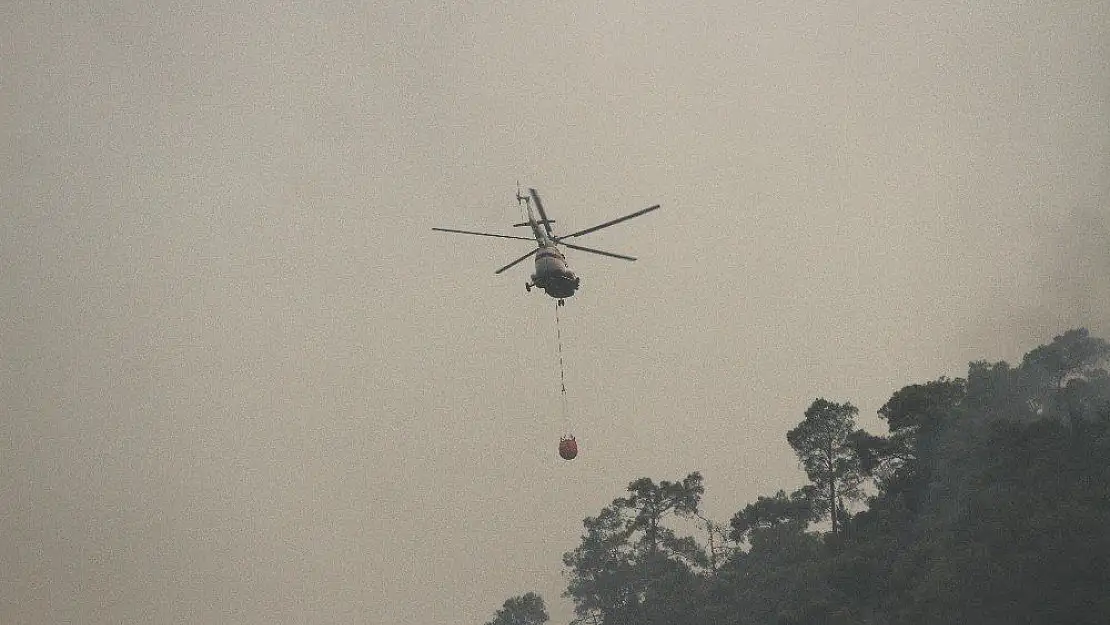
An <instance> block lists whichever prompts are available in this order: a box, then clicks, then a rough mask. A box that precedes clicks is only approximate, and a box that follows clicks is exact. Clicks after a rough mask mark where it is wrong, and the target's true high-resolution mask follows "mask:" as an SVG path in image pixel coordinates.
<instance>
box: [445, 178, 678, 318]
mask: <svg viewBox="0 0 1110 625" xmlns="http://www.w3.org/2000/svg"><path fill="white" fill-rule="evenodd" d="M516 201H517V203H518V204H521V205H522V206H523V207H524V208H526V209H527V214H528V221H526V222H523V223H519V224H513V227H515V228H519V227H524V226H530V227H531V228H532V238H528V237H518V236H513V235H508V234H493V233H489V232H473V231H471V230H455V229H452V228H432V230H436V231H438V232H451V233H455V234H472V235H475V236H480V237H497V238H500V239H518V240H521V241H532V240H535V243H536V249H534V250H532V251H531V252H528V253H527V254H525V255H524V256H521V257H520V258H518V259H516V260H514V261H513V262H511V263H509V264H508V265H505V266H504V267H502V268H500V269H498V270H497V271H495V272H494V273H495V274H500V273H502V272H503V271H505V270H506V269H509V268H510V267H513V266H514V265H516V264H517V263H520V262H522V261H524V260H526V259H528V258H530V257H532V256H535V257H536V273H534V274H532V277H531V279H530V281H527V282H525V283H524V290H525V291H527V292H531V291H532V287H539V288H540V289H542V290H543V291H544V292H546V293H547V294H548V295H549V296H551V297H553V298H555V299H557V300H559V306H562V305H563V303H564V302H563V300H564V299H566V298H568V297H570V296H572V295H574V292H575V291H577V290H578V286H579V284H580V282H581V279H580V278H579V277H578V276H576V275H574V272H573V271H571V270H570V267H568V266H567V259H566V257H565V256H563V253H562V251H560V250H559V248H558V246H559V245H562V246H564V247H567V248H570V249H572V250H578V251H581V252H589V253H591V254H600V255H602V256H609V257H612V258H619V259H621V260H636V259H635V258H633V257H631V256H625V255H624V254H614V253H613V252H606V251H604V250H599V249H594V248H592V247H584V246H582V245H574V244H572V243H567V242H566V239H570V238H573V237H580V236H582V235H584V234H589V233H591V232H596V231H598V230H601V229H602V228H608V227H609V226H612V225H615V224H619V223H621V222H622V221H627V220H629V219H632V218H633V217H639V216H640V215H643V214H645V213H650V212H651V211H653V210H655V209H657V208H659V205H658V204H656V205H654V206H649V207H647V208H645V209H643V210H639V211H636V212H635V213H631V214H629V215H625V216H624V217H618V218H617V219H613V220H611V221H607V222H605V223H603V224H599V225H596V226H593V227H591V228H586V229H585V230H579V231H578V232H572V233H571V234H565V235H563V236H556V235H555V233H554V232H553V231H552V229H551V224H553V223H555V221H554V220H552V219H548V217H547V212H546V211H544V210H543V202H541V201H540V195H539V193H537V192H536V190H535V189H532V188H529V189H528V195H522V194H521V193H520V189H517V192H516ZM533 204H534V205H535V207H536V211H537V212H539V214H540V218H539V219H536V216H535V214H534V213H533V212H532V205H533ZM541 226H542V227H541Z"/></svg>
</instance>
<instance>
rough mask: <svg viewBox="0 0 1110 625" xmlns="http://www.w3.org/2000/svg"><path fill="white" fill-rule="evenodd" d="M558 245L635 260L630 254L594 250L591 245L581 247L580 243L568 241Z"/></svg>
mask: <svg viewBox="0 0 1110 625" xmlns="http://www.w3.org/2000/svg"><path fill="white" fill-rule="evenodd" d="M559 245H562V246H564V247H569V248H570V249H572V250H581V251H583V252H590V253H591V254H601V255H602V256H612V257H613V258H620V259H623V260H636V259H635V258H632V257H631V256H623V255H621V254H614V253H612V252H605V251H602V250H595V249H594V248H592V247H582V246H581V245H572V244H570V243H560V244H559Z"/></svg>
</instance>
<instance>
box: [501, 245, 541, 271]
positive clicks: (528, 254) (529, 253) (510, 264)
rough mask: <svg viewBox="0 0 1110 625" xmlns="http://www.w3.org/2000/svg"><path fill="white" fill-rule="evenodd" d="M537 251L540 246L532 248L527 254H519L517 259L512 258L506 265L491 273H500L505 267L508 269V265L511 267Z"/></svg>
mask: <svg viewBox="0 0 1110 625" xmlns="http://www.w3.org/2000/svg"><path fill="white" fill-rule="evenodd" d="M538 251H540V248H538V247H537V248H536V249H534V250H532V251H531V252H528V253H527V254H525V255H524V256H521V257H520V258H518V259H516V260H514V261H513V262H511V263H509V264H508V265H505V266H504V267H502V268H500V269H498V270H497V271H495V272H493V273H501V272H502V271H505V270H506V269H508V268H509V267H512V266H513V265H515V264H517V263H519V262H520V261H522V260H524V259H525V258H528V257H529V256H531V255H533V254H535V253H536V252H538Z"/></svg>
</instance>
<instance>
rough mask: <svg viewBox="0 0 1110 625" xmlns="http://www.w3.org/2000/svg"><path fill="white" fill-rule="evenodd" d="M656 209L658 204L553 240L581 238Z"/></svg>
mask: <svg viewBox="0 0 1110 625" xmlns="http://www.w3.org/2000/svg"><path fill="white" fill-rule="evenodd" d="M657 208H659V205H658V204H656V205H655V206H649V207H647V208H645V209H644V210H640V211H636V212H635V213H632V214H631V215H625V216H624V217H618V218H616V219H614V220H613V221H607V222H605V223H603V224H601V225H597V226H594V227H593V228H586V229H585V230H579V231H578V232H574V233H571V234H568V235H566V236H562V237H555V240H556V241H562V240H563V239H569V238H571V237H579V236H582V235H583V234H589V233H591V232H594V231H596V230H601V229H602V228H608V227H609V226H612V225H615V224H619V223H620V222H622V221H627V220H629V219H632V218H633V217H639V216H640V215H643V214H644V213H650V212H651V211H653V210H655V209H657Z"/></svg>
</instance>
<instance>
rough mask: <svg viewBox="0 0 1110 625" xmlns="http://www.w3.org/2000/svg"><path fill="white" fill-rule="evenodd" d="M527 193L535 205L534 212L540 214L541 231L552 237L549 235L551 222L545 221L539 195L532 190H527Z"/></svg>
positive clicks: (544, 213)
mask: <svg viewBox="0 0 1110 625" xmlns="http://www.w3.org/2000/svg"><path fill="white" fill-rule="evenodd" d="M528 192H529V193H531V194H532V201H534V202H535V203H536V210H538V211H539V212H540V219H542V220H543V229H544V230H547V236H549V237H550V236H554V235H553V234H551V222H550V220H548V219H547V213H546V212H544V210H543V202H541V201H540V194H539V193H536V190H535V189H532V188H529V189H528Z"/></svg>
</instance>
